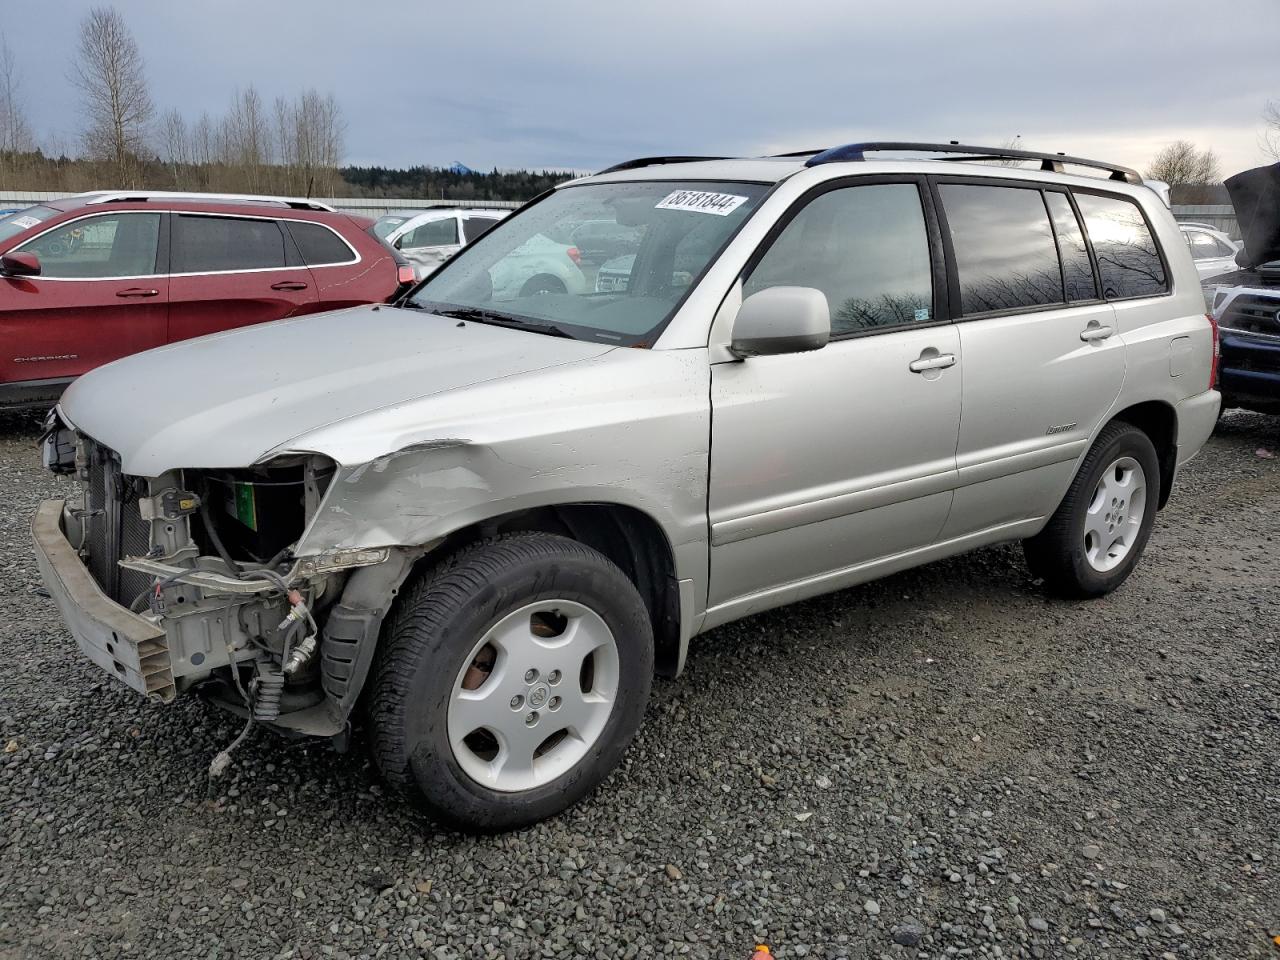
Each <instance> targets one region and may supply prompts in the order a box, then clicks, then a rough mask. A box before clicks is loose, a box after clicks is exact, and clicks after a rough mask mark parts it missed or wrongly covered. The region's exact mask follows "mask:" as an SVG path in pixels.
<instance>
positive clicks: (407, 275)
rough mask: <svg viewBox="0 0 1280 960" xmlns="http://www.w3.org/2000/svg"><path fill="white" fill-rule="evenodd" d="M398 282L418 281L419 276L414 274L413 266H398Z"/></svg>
mask: <svg viewBox="0 0 1280 960" xmlns="http://www.w3.org/2000/svg"><path fill="white" fill-rule="evenodd" d="M396 282H397V283H417V282H418V278H417V277H415V276H414V275H413V267H411V266H408V265H407V264H402V265H401V266H399V267H397V268H396Z"/></svg>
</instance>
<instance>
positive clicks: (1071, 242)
mask: <svg viewBox="0 0 1280 960" xmlns="http://www.w3.org/2000/svg"><path fill="white" fill-rule="evenodd" d="M1044 202H1045V204H1046V206H1048V208H1049V216H1050V217H1052V218H1053V229H1054V232H1055V233H1056V234H1057V235H1058V255H1059V256H1061V257H1062V279H1063V281H1064V282H1065V283H1066V286H1067V300H1068V302H1070V303H1077V302H1079V301H1081V300H1097V299H1098V285H1097V284H1096V283H1095V282H1094V279H1093V264H1092V263H1090V262H1089V247H1088V245H1087V244H1086V243H1085V241H1084V231H1083V230H1081V229H1080V221H1079V220H1077V219H1076V212H1075V211H1074V210H1072V209H1071V201H1070V200H1068V199H1067V195H1066V194H1065V193H1046V194H1045V195H1044Z"/></svg>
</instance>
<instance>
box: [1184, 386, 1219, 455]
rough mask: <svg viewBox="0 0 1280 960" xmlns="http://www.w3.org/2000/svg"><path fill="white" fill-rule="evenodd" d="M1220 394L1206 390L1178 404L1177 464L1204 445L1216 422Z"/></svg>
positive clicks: (1197, 451) (1194, 453)
mask: <svg viewBox="0 0 1280 960" xmlns="http://www.w3.org/2000/svg"><path fill="white" fill-rule="evenodd" d="M1221 407H1222V394H1220V393H1219V392H1218V391H1217V390H1206V391H1205V392H1204V393H1198V394H1196V395H1195V396H1194V397H1188V398H1187V399H1186V400H1183V401H1181V402H1180V403H1179V404H1178V409H1177V415H1178V460H1177V464H1178V466H1179V467H1180V466H1182V465H1183V464H1184V463H1186V462H1187V461H1188V460H1190V459H1191V458H1192V457H1194V456H1195V455H1196V454H1197V453H1199V452H1200V448H1201V447H1203V446H1204V445H1205V441H1207V440H1208V439H1209V436H1210V434H1212V433H1213V428H1214V426H1215V425H1216V424H1217V422H1218V410H1219V409H1220V408H1221Z"/></svg>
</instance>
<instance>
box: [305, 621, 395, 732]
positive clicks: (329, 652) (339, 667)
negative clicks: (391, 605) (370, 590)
mask: <svg viewBox="0 0 1280 960" xmlns="http://www.w3.org/2000/svg"><path fill="white" fill-rule="evenodd" d="M385 613H386V611H385V610H379V609H369V608H367V607H366V608H362V607H353V606H349V605H347V604H345V603H338V604H335V605H334V607H333V609H332V610H330V611H329V619H328V620H326V621H325V625H324V637H323V639H322V640H321V641H320V684H321V686H322V687H323V688H324V694H325V697H327V698H328V700H329V701H330V702H331V703H332V704H333V705H334V706H335V707H337V709H338V711H339V713H340V714H341V715H342V716H343V717H344V718H345V717H348V716H350V715H351V709H352V707H354V706H355V702H356V699H357V698H358V697H359V696H360V689H361V688H362V687H363V686H364V680H365V677H367V676H368V674H369V665H370V664H371V663H372V662H373V652H374V650H375V649H376V647H377V646H378V630H379V629H380V628H381V626H382V617H383V614H385Z"/></svg>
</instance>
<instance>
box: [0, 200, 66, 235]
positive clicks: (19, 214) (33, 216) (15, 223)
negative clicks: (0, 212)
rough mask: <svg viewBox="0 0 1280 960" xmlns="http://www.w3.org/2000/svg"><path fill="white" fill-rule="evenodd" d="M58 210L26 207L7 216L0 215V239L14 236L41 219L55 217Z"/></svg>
mask: <svg viewBox="0 0 1280 960" xmlns="http://www.w3.org/2000/svg"><path fill="white" fill-rule="evenodd" d="M60 212H61V211H58V210H55V209H53V207H27V209H25V210H18V211H16V212H15V213H11V214H9V215H8V216H7V217H0V240H8V239H9V238H10V237H16V236H17V235H18V234H20V233H21V232H22V231H23V230H29V229H31V228H32V227H34V226H35V225H36V224H38V223H40V222H41V221H43V220H48V219H49V218H50V217H56V216H57V215H58V214H59V213H60Z"/></svg>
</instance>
